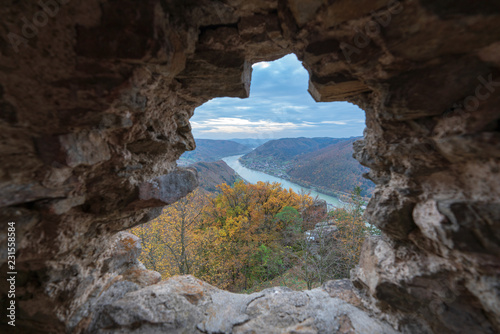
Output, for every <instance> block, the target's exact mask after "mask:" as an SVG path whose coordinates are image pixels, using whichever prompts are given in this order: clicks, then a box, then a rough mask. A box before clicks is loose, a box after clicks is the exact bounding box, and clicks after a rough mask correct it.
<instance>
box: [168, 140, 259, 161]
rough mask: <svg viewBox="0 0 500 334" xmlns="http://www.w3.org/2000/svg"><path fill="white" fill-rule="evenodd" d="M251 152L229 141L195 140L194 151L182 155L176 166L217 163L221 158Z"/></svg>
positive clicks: (246, 147) (247, 148)
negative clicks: (202, 162)
mask: <svg viewBox="0 0 500 334" xmlns="http://www.w3.org/2000/svg"><path fill="white" fill-rule="evenodd" d="M251 150H252V148H251V147H248V146H246V145H243V144H240V143H236V142H234V141H231V140H212V139H196V149H195V150H194V151H190V152H186V153H184V154H183V155H182V156H181V158H180V159H179V161H178V164H179V165H181V166H185V165H189V164H192V163H195V162H200V161H205V162H210V161H217V160H219V159H221V158H223V157H227V156H230V155H237V154H245V153H248V152H250V151H251Z"/></svg>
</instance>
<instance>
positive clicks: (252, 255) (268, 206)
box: [198, 181, 312, 290]
mask: <svg viewBox="0 0 500 334" xmlns="http://www.w3.org/2000/svg"><path fill="white" fill-rule="evenodd" d="M219 191H220V193H219V195H218V196H216V197H215V198H213V199H212V202H211V204H210V205H209V206H208V207H207V212H206V214H205V219H204V223H203V224H202V226H201V230H202V232H203V234H204V236H205V238H203V240H204V241H203V243H204V245H203V246H202V247H201V248H200V250H201V255H200V256H201V258H202V259H203V265H202V266H201V268H200V271H199V272H198V274H199V276H200V277H201V278H203V279H205V280H207V281H209V282H211V283H213V284H215V285H217V286H219V287H223V288H229V289H233V290H234V289H237V288H243V289H246V288H248V287H250V286H251V285H252V284H253V283H254V281H255V280H257V279H261V278H262V276H263V275H262V267H259V265H257V264H258V263H259V262H260V266H262V265H264V266H265V267H266V268H267V269H266V271H265V275H264V276H266V277H267V278H269V277H270V276H272V275H273V270H271V267H273V266H274V267H276V266H279V259H277V258H276V257H278V255H279V251H278V250H279V248H280V247H281V245H280V244H279V240H280V239H281V236H282V232H283V230H284V229H285V228H286V227H287V222H285V221H283V220H279V219H278V220H277V219H276V218H275V217H276V215H277V214H278V213H280V212H281V211H282V210H283V209H284V208H285V207H291V208H293V209H295V210H298V209H300V208H301V206H302V205H305V203H312V198H310V197H309V196H307V197H306V196H300V195H298V194H297V193H295V192H293V191H292V190H291V189H288V190H287V189H283V188H282V187H281V185H280V184H279V183H264V182H258V183H257V184H245V183H244V182H242V181H240V182H237V183H235V184H234V185H233V187H230V186H228V185H226V184H222V185H220V186H219ZM271 260H272V261H271ZM278 271H279V270H278ZM278 271H276V270H275V271H274V272H278ZM259 272H261V273H260V274H259Z"/></svg>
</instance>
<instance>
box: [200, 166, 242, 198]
mask: <svg viewBox="0 0 500 334" xmlns="http://www.w3.org/2000/svg"><path fill="white" fill-rule="evenodd" d="M191 167H193V168H195V169H196V170H197V171H198V181H199V182H200V187H202V188H203V189H205V190H207V191H210V192H214V191H216V190H217V188H216V186H217V185H219V184H221V183H227V184H229V185H232V184H233V183H234V182H236V181H238V180H239V177H238V176H237V175H236V173H235V172H234V170H232V169H231V167H229V166H228V165H226V163H225V162H224V161H222V160H219V161H215V162H197V163H194V164H192V165H191Z"/></svg>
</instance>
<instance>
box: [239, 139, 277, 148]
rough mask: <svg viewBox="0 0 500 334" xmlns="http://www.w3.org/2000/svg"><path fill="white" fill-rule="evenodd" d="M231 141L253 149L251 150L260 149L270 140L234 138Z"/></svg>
mask: <svg viewBox="0 0 500 334" xmlns="http://www.w3.org/2000/svg"><path fill="white" fill-rule="evenodd" d="M229 140H230V141H234V142H236V143H239V144H242V145H245V146H248V147H251V148H256V147H259V146H260V145H263V144H264V143H266V142H268V141H269V139H254V138H243V139H242V138H233V139H229Z"/></svg>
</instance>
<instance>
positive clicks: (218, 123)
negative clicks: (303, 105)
mask: <svg viewBox="0 0 500 334" xmlns="http://www.w3.org/2000/svg"><path fill="white" fill-rule="evenodd" d="M191 125H192V127H193V130H197V131H199V132H200V133H227V134H230V133H247V134H257V133H262V132H281V131H286V130H294V129H299V128H304V127H310V126H313V125H311V124H308V123H305V122H303V123H292V122H275V121H270V120H258V121H251V120H248V119H243V118H232V117H220V118H213V119H208V120H206V121H200V122H191Z"/></svg>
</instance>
